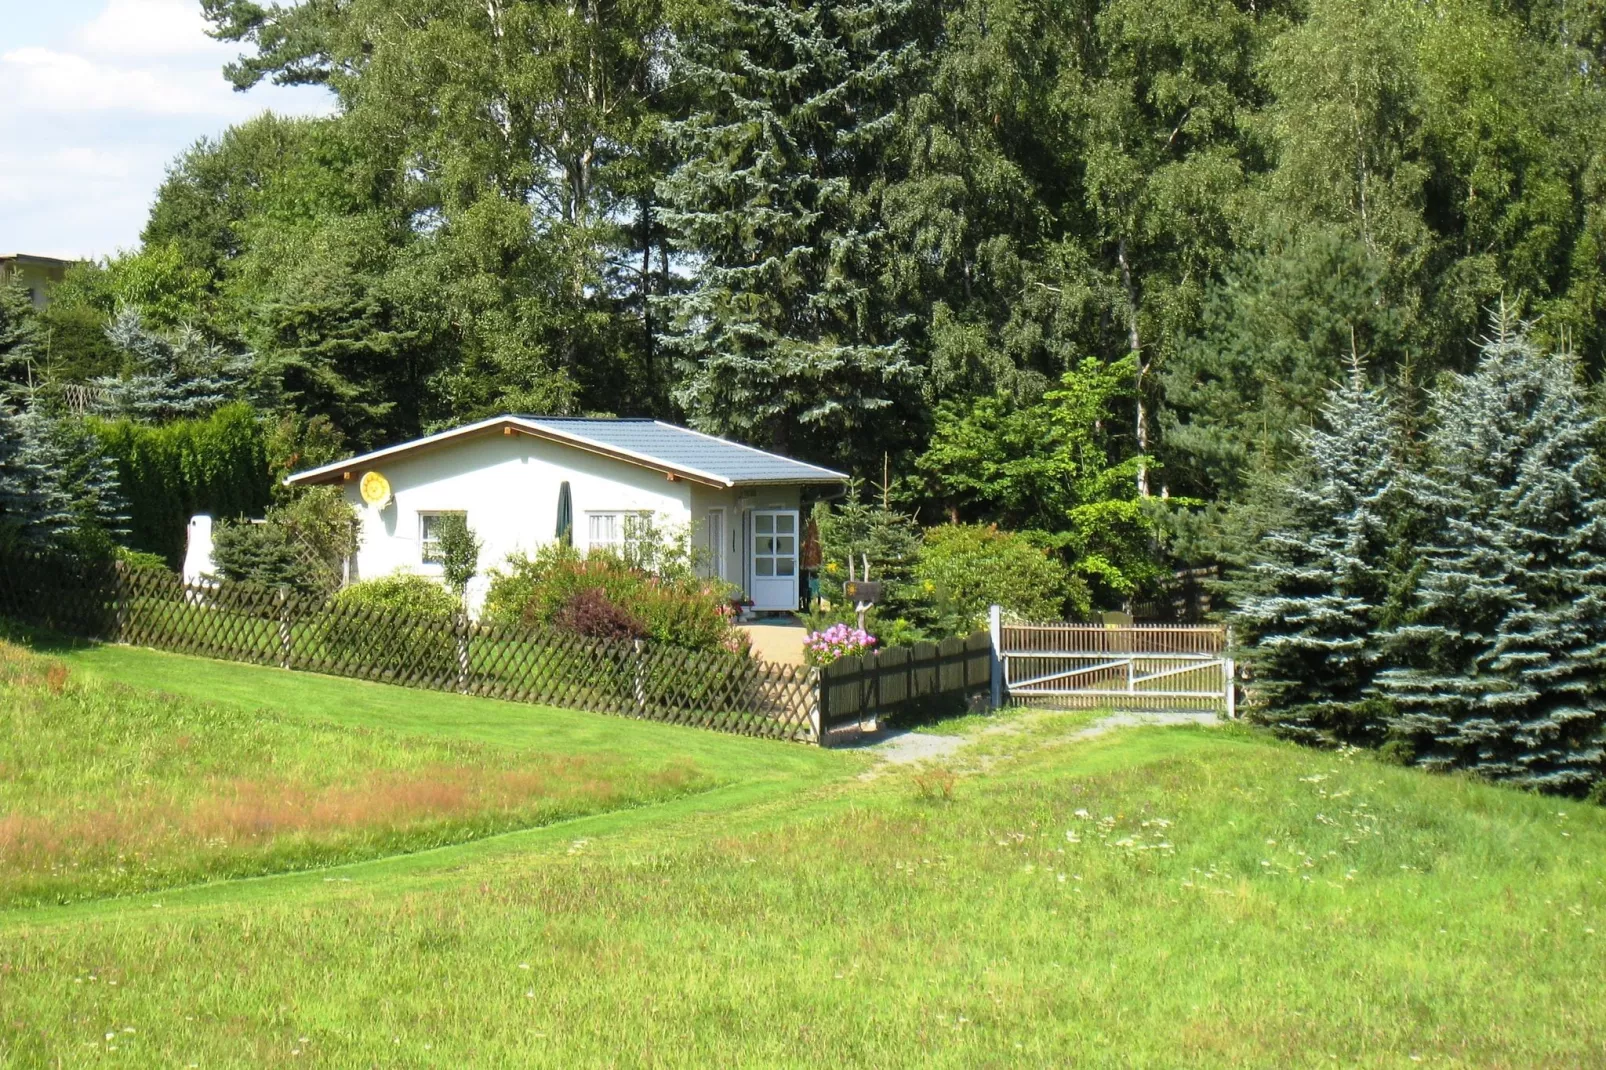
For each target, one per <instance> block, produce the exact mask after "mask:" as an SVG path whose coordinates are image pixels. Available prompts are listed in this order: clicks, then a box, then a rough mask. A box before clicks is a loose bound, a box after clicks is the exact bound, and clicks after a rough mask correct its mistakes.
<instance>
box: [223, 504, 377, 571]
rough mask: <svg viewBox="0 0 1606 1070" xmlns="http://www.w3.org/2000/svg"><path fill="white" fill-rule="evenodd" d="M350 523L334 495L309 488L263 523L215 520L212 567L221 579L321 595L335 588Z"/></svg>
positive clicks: (348, 546) (351, 543)
mask: <svg viewBox="0 0 1606 1070" xmlns="http://www.w3.org/2000/svg"><path fill="white" fill-rule="evenodd" d="M353 520H354V516H353V513H352V508H351V506H350V505H348V504H347V503H346V501H345V499H344V498H343V497H342V496H341V494H340V492H339V491H338V490H336V489H335V488H333V487H313V488H311V489H310V490H308V491H307V492H306V493H304V494H301V495H299V496H298V497H296V498H294V499H292V500H291V501H290V502H289V503H288V504H285V505H281V506H275V507H274V508H272V509H269V510H268V516H267V519H266V521H263V522H253V521H245V520H238V521H230V520H224V521H221V522H220V523H219V524H218V526H217V530H216V532H215V533H214V535H213V537H212V563H213V564H214V565H215V566H216V567H217V572H218V575H219V576H221V577H223V578H224V579H228V580H237V581H243V582H246V583H255V584H260V585H262V586H265V587H280V586H288V587H291V588H293V589H294V590H296V591H297V592H299V593H302V594H313V595H322V594H325V593H327V592H329V591H331V590H334V589H335V588H336V587H338V586H339V585H340V579H341V574H342V569H341V563H342V562H343V561H344V560H345V559H346V558H347V557H349V556H351V554H352V553H353V552H355V550H356V549H357V532H356V527H355V525H354V523H353Z"/></svg>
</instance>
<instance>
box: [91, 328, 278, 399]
mask: <svg viewBox="0 0 1606 1070" xmlns="http://www.w3.org/2000/svg"><path fill="white" fill-rule="evenodd" d="M106 337H107V338H109V339H110V340H111V342H112V344H113V345H115V346H116V347H117V348H118V349H120V350H122V351H123V352H124V353H125V354H126V355H127V359H128V363H129V373H128V374H127V375H125V376H121V377H116V376H107V377H104V378H100V379H97V380H95V385H96V386H98V387H100V388H101V389H102V390H104V391H105V399H106V400H105V402H104V404H103V408H104V409H105V411H106V412H107V413H108V414H110V415H116V416H129V417H132V418H133V419H136V420H144V421H148V422H160V421H165V420H175V419H183V418H186V417H191V416H204V415H206V414H208V413H210V412H213V411H215V410H217V409H219V408H221V407H223V406H224V405H226V404H228V403H229V402H230V401H236V400H239V399H240V398H241V397H243V396H245V395H246V393H247V392H248V389H249V384H250V377H251V371H252V362H251V357H250V355H249V354H243V353H230V352H227V351H226V350H224V349H223V347H221V346H219V345H217V344H215V343H213V342H209V341H207V339H206V338H205V337H204V336H203V335H202V334H201V333H200V332H199V331H197V330H195V329H194V328H191V327H181V328H179V329H178V330H176V331H174V332H173V333H171V334H163V333H159V332H157V331H153V330H150V329H149V328H147V327H146V326H145V324H144V322H143V320H142V318H141V316H140V313H139V311H138V310H137V309H135V308H133V307H130V306H124V307H123V308H121V309H119V310H118V312H117V316H116V318H115V319H114V320H113V321H112V323H111V325H110V326H109V327H107V328H106Z"/></svg>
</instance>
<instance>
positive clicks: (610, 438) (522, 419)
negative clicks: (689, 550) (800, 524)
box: [285, 416, 848, 487]
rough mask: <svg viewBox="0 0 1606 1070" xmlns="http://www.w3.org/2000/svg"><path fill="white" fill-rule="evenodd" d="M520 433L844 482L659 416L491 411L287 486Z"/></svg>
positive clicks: (713, 473) (733, 480) (747, 472)
mask: <svg viewBox="0 0 1606 1070" xmlns="http://www.w3.org/2000/svg"><path fill="white" fill-rule="evenodd" d="M498 430H500V431H501V432H502V433H503V434H508V435H512V434H524V435H532V436H534V437H536V438H541V439H546V440H547V441H550V442H561V443H563V444H564V445H567V446H573V447H575V448H576V449H582V450H585V451H587V452H589V453H597V454H601V455H602V456H604V457H613V458H615V459H616V460H621V461H628V462H630V463H632V464H638V465H641V466H642V467H644V468H651V469H653V470H655V471H659V472H663V473H665V474H666V475H669V476H671V477H675V478H683V479H689V480H691V481H693V482H696V483H705V484H707V485H709V486H714V487H740V486H751V485H754V484H760V483H762V484H776V483H843V482H846V481H847V478H848V477H847V475H846V474H844V473H842V472H836V471H833V470H831V469H829V468H821V467H819V466H818V465H813V464H805V463H804V462H802V461H794V460H792V459H791V458H790V457H782V456H781V455H779V454H776V453H767V452H765V451H764V450H760V449H754V448H753V447H752V446H744V445H742V444H741V443H739V442H731V441H730V440H728V439H723V438H715V437H714V436H713V435H705V434H703V433H702V432H700V431H693V430H692V429H691V428H689V427H678V426H676V425H675V424H666V423H664V422H663V421H661V420H647V419H613V418H605V417H571V416H493V417H491V418H490V419H489V420H480V421H479V422H478V423H472V424H466V425H464V426H462V427H456V428H453V429H452V430H450V431H442V432H440V433H439V434H436V435H429V436H427V437H425V438H420V439H414V440H413V441H411V442H403V443H400V444H399V445H395V446H389V447H387V448H385V449H382V450H374V451H373V452H372V453H364V454H361V455H360V456H357V457H350V458H348V459H346V460H344V461H337V462H335V463H334V464H326V465H324V466H322V467H321V468H313V469H310V470H308V471H305V472H298V473H296V474H295V475H293V476H290V477H289V478H287V479H286V480H285V483H286V484H288V485H291V486H297V485H307V484H312V483H335V482H339V481H340V480H342V479H344V478H345V477H346V474H347V473H354V472H355V471H356V470H357V469H359V468H364V467H367V466H369V465H372V464H375V463H377V462H379V461H382V460H388V459H392V458H396V457H401V456H404V455H406V454H409V453H412V452H414V451H416V450H424V449H431V448H434V447H437V446H442V445H447V444H449V443H451V442H453V441H455V440H456V439H459V438H465V437H468V436H472V435H479V434H490V433H495V432H496V431H498Z"/></svg>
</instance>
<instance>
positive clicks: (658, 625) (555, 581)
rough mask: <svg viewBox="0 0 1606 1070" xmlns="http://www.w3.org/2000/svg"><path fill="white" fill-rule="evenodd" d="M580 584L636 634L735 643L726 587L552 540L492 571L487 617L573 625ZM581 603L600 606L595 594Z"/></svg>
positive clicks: (700, 644)
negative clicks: (655, 571) (651, 569)
mask: <svg viewBox="0 0 1606 1070" xmlns="http://www.w3.org/2000/svg"><path fill="white" fill-rule="evenodd" d="M582 591H598V592H600V593H601V598H602V599H603V600H606V602H607V603H608V604H609V605H611V606H612V607H614V608H616V609H618V610H620V611H622V612H623V613H624V614H626V615H627V616H628V617H629V618H630V619H631V620H632V621H634V622H635V624H636V626H637V631H636V632H633V633H632V634H633V635H636V636H637V637H640V638H646V639H651V640H653V641H655V642H659V643H672V644H674V645H676V646H684V647H691V648H693V649H698V650H712V649H727V650H734V649H736V646H735V644H734V643H733V642H732V632H733V629H732V628H731V624H730V610H729V603H728V601H727V598H726V587H725V585H724V584H723V583H721V582H720V581H717V580H702V579H698V578H697V577H696V576H693V575H690V574H688V573H686V572H684V571H679V572H678V574H676V575H673V576H667V577H666V576H656V575H652V574H650V573H648V572H646V571H644V570H642V569H639V568H633V567H631V566H630V565H629V564H628V563H627V562H625V561H624V560H623V559H621V558H620V557H618V556H616V555H614V554H611V553H608V552H606V551H596V550H594V551H592V552H590V553H589V554H584V555H582V554H581V553H580V552H579V551H577V550H575V549H573V548H572V547H567V546H562V545H560V544H558V543H550V544H548V545H546V546H543V547H541V549H539V550H538V551H536V553H535V554H534V556H528V555H524V554H515V555H512V556H510V557H509V558H508V560H507V562H506V563H505V564H504V565H503V566H502V567H501V568H497V569H493V570H492V571H491V587H490V591H489V593H488V594H487V596H486V600H485V617H486V619H488V620H491V621H494V622H498V623H504V624H511V623H521V624H526V625H535V626H544V627H555V628H560V629H563V630H572V629H571V628H570V627H569V626H568V625H567V624H566V621H573V620H575V619H577V618H575V617H574V616H573V615H572V613H570V612H569V611H570V607H571V606H573V605H574V604H575V598H576V596H577V595H578V594H579V593H580V592H582ZM587 606H588V609H587V613H589V614H591V616H595V615H596V614H599V613H601V612H603V611H602V610H601V609H600V606H601V601H599V600H597V599H596V598H595V596H593V597H592V599H591V601H589V602H588V603H587ZM566 614H568V615H566ZM586 619H588V620H589V619H591V617H590V616H588V617H587V618H586ZM578 634H585V633H578Z"/></svg>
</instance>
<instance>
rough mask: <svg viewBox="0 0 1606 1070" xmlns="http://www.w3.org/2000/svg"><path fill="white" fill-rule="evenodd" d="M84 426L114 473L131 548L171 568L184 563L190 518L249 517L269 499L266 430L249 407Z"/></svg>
mask: <svg viewBox="0 0 1606 1070" xmlns="http://www.w3.org/2000/svg"><path fill="white" fill-rule="evenodd" d="M89 426H90V427H91V429H92V430H93V431H94V433H95V435H96V436H97V437H98V438H99V439H100V442H101V445H102V447H103V448H104V450H105V452H106V454H107V455H108V456H109V457H110V458H111V459H112V462H113V463H114V464H115V466H116V469H117V482H118V484H119V486H120V487H121V488H122V493H123V496H124V497H125V499H126V500H127V503H128V516H129V520H128V531H129V533H128V544H129V545H130V546H131V547H132V548H133V549H136V550H143V551H146V552H147V553H154V554H160V555H161V556H162V557H163V558H164V559H165V560H166V561H167V562H168V564H169V565H170V566H171V567H173V568H177V567H178V566H179V565H180V564H181V563H182V561H183V556H184V536H185V531H186V529H187V527H188V524H189V519H190V517H191V516H193V515H195V514H196V513H207V514H210V515H211V516H213V517H214V518H216V519H218V520H228V519H236V518H239V517H245V516H252V515H256V514H259V513H261V512H262V510H263V509H264V508H266V506H267V505H268V503H269V502H270V501H271V500H272V489H271V486H270V484H269V472H268V460H267V451H266V446H265V436H264V431H263V428H262V425H261V423H260V422H259V421H258V420H257V417H256V415H255V414H254V413H253V412H252V410H251V408H250V407H249V406H247V405H244V404H236V405H228V406H225V407H223V408H221V409H219V410H218V411H217V412H215V413H213V414H212V415H211V416H208V417H206V418H205V419H199V420H178V421H174V422H172V423H168V424H164V425H162V426H159V427H152V426H149V425H146V424H140V423H135V422H134V421H133V420H129V419H121V420H117V421H105V420H91V421H90V423H89Z"/></svg>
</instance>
